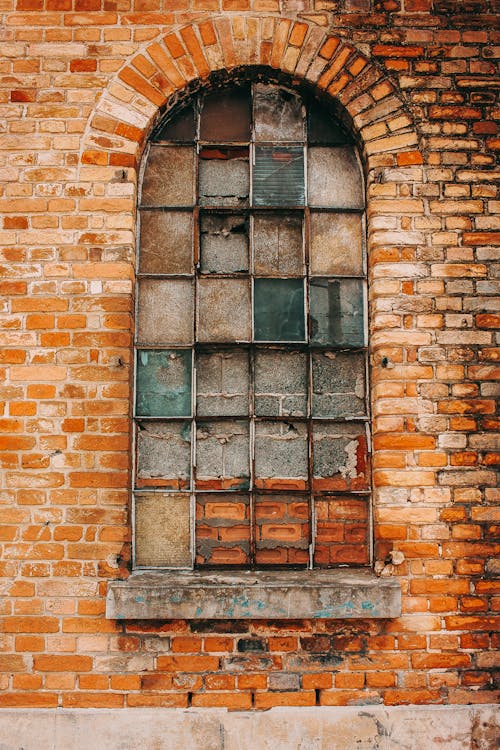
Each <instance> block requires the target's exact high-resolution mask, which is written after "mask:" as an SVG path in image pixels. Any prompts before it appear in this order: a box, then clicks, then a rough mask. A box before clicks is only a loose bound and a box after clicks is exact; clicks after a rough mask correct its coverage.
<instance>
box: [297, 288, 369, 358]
mask: <svg viewBox="0 0 500 750" xmlns="http://www.w3.org/2000/svg"><path fill="white" fill-rule="evenodd" d="M310 284H311V286H310V301H309V304H310V315H311V341H312V343H314V344H323V345H324V344H336V345H338V346H347V347H353V348H356V347H359V346H364V343H365V336H364V315H363V311H364V288H363V281H362V280H361V279H313V280H312V281H311V282H310Z"/></svg>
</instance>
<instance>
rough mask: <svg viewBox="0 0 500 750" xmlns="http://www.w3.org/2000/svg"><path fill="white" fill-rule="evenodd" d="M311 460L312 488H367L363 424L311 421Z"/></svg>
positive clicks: (366, 452)
mask: <svg viewBox="0 0 500 750" xmlns="http://www.w3.org/2000/svg"><path fill="white" fill-rule="evenodd" d="M313 457H314V458H313V465H314V479H313V489H315V490H366V489H368V484H369V467H368V445H367V439H366V428H365V425H364V424H337V423H334V422H314V424H313Z"/></svg>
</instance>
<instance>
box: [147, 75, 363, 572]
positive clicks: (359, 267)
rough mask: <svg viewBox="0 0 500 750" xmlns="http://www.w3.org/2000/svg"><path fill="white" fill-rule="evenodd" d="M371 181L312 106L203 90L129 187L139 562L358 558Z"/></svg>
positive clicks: (271, 91) (269, 93)
mask: <svg viewBox="0 0 500 750" xmlns="http://www.w3.org/2000/svg"><path fill="white" fill-rule="evenodd" d="M364 205H365V204H364V186H363V178H362V172H361V168H360V165H359V160H358V157H357V153H356V148H355V146H354V144H353V142H352V139H351V138H350V136H349V135H348V134H347V132H346V131H345V130H344V128H343V127H342V126H341V125H340V123H339V122H338V121H336V120H335V118H334V117H333V116H332V115H331V113H330V112H329V111H326V110H325V109H324V108H323V106H322V105H320V104H319V103H318V102H317V101H316V100H315V99H314V98H308V97H304V96H302V95H299V94H298V93H296V92H294V91H291V90H288V89H286V88H284V87H280V86H277V85H270V84H263V83H253V84H248V85H241V86H236V87H232V88H227V89H223V90H219V91H215V92H213V91H212V92H209V93H201V94H198V95H196V96H195V97H194V98H193V99H191V100H190V101H189V102H188V103H187V104H183V105H181V106H180V107H178V108H177V109H175V110H173V111H172V112H170V113H168V114H167V115H166V116H165V117H164V119H163V120H162V121H161V122H160V124H159V125H158V126H157V128H156V129H155V131H154V132H153V134H152V136H151V139H150V143H149V145H148V150H147V153H146V156H145V166H144V172H143V176H142V184H141V186H140V192H139V215H140V241H139V258H138V292H137V326H136V368H135V373H136V377H135V383H136V397H135V415H134V416H135V425H136V437H135V469H134V477H135V479H134V530H135V553H134V561H135V562H134V564H135V567H136V568H190V567H200V568H203V567H210V566H212V567H214V566H215V567H216V566H240V567H254V568H255V567H266V566H293V567H333V566H338V565H355V566H359V565H366V564H368V562H369V547H370V545H369V526H370V524H369V482H370V477H369V461H368V450H369V434H368V410H367V362H366V343H367V342H366V286H365V275H366V267H365V266H366V262H365V240H364V235H365V231H364Z"/></svg>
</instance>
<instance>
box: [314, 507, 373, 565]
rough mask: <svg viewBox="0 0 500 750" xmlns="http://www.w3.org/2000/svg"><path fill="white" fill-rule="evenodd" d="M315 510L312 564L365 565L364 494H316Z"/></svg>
mask: <svg viewBox="0 0 500 750" xmlns="http://www.w3.org/2000/svg"><path fill="white" fill-rule="evenodd" d="M315 510H316V519H317V520H316V545H315V550H314V563H315V565H318V566H320V567H328V566H331V565H368V562H369V559H368V549H369V546H368V531H369V526H368V500H367V498H366V497H361V498H356V497H349V496H348V495H347V496H345V497H329V498H326V497H322V498H316V500H315Z"/></svg>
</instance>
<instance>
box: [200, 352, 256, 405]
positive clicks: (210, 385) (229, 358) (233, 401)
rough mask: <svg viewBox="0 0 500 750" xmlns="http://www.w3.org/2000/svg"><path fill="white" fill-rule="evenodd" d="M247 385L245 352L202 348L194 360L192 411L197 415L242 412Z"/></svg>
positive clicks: (247, 373)
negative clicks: (209, 350)
mask: <svg viewBox="0 0 500 750" xmlns="http://www.w3.org/2000/svg"><path fill="white" fill-rule="evenodd" d="M249 387H250V371H249V365H248V353H247V352H245V351H226V350H224V351H220V352H203V353H200V354H198V356H197V364H196V390H197V397H196V413H197V414H198V415H199V416H204V417H207V416H221V417H227V416H231V417H232V416H246V415H247V414H248V399H249Z"/></svg>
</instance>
